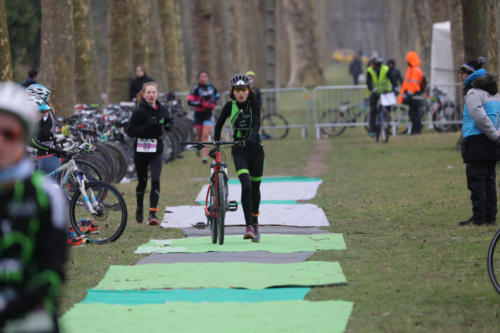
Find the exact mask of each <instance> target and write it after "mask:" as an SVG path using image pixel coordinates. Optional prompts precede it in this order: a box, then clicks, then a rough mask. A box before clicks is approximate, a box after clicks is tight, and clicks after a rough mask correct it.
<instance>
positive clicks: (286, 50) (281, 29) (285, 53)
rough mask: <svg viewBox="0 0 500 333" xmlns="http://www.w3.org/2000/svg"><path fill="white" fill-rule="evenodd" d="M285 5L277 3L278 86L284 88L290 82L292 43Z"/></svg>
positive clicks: (280, 2)
mask: <svg viewBox="0 0 500 333" xmlns="http://www.w3.org/2000/svg"><path fill="white" fill-rule="evenodd" d="M285 22H286V17H285V15H284V4H283V2H282V1H276V25H277V28H276V72H277V80H278V82H277V85H278V86H279V87H283V86H285V85H286V83H287V82H288V81H289V80H290V73H291V64H290V41H289V40H288V37H287V31H286V27H285V25H286V24H285Z"/></svg>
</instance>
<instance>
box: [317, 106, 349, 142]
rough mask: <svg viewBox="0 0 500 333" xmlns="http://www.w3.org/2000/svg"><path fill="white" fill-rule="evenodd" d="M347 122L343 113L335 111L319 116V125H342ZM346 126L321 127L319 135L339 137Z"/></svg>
mask: <svg viewBox="0 0 500 333" xmlns="http://www.w3.org/2000/svg"><path fill="white" fill-rule="evenodd" d="M346 122H347V119H346V116H345V113H344V112H341V111H339V110H336V109H331V110H326V111H325V112H323V113H322V114H321V117H320V124H344V123H346ZM346 128H347V126H332V127H321V133H322V134H323V135H325V136H327V137H332V136H339V135H340V134H342V133H344V131H345V130H346Z"/></svg>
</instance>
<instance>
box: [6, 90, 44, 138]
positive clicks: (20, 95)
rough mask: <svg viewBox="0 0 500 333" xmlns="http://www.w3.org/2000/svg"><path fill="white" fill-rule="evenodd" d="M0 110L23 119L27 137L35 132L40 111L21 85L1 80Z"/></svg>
mask: <svg viewBox="0 0 500 333" xmlns="http://www.w3.org/2000/svg"><path fill="white" fill-rule="evenodd" d="M0 112H6V113H10V114H12V115H14V116H16V117H17V118H19V120H21V122H22V124H23V125H24V128H25V138H26V139H28V138H31V137H32V136H33V135H34V134H35V131H36V129H37V126H38V121H39V120H40V113H39V112H38V111H37V109H36V108H35V106H34V105H33V103H31V102H30V99H29V95H28V94H27V93H26V92H25V91H24V89H23V88H21V86H19V85H17V84H15V83H13V82H0Z"/></svg>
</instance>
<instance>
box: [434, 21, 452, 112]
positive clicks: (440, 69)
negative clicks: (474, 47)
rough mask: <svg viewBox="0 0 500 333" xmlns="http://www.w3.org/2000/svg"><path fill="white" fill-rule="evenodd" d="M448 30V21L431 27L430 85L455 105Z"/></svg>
mask: <svg viewBox="0 0 500 333" xmlns="http://www.w3.org/2000/svg"><path fill="white" fill-rule="evenodd" d="M450 30H451V28H450V21H446V22H437V23H434V24H433V26H432V46H431V78H430V85H431V88H432V87H437V88H439V89H440V90H442V91H443V92H444V93H446V95H447V96H448V98H449V99H450V100H452V101H453V102H454V103H455V104H456V100H455V79H456V76H455V67H454V65H453V53H452V50H451V32H450Z"/></svg>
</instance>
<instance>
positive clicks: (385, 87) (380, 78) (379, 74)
mask: <svg viewBox="0 0 500 333" xmlns="http://www.w3.org/2000/svg"><path fill="white" fill-rule="evenodd" d="M383 63H384V59H383V58H381V57H378V56H373V57H371V59H370V65H369V66H368V69H367V70H366V86H367V88H368V93H369V94H370V115H369V117H368V119H369V127H370V136H375V118H376V116H377V103H378V100H379V98H380V94H383V93H385V92H389V91H392V86H393V84H392V83H391V80H390V78H389V76H388V75H387V73H388V72H389V66H387V65H384V64H383Z"/></svg>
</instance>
